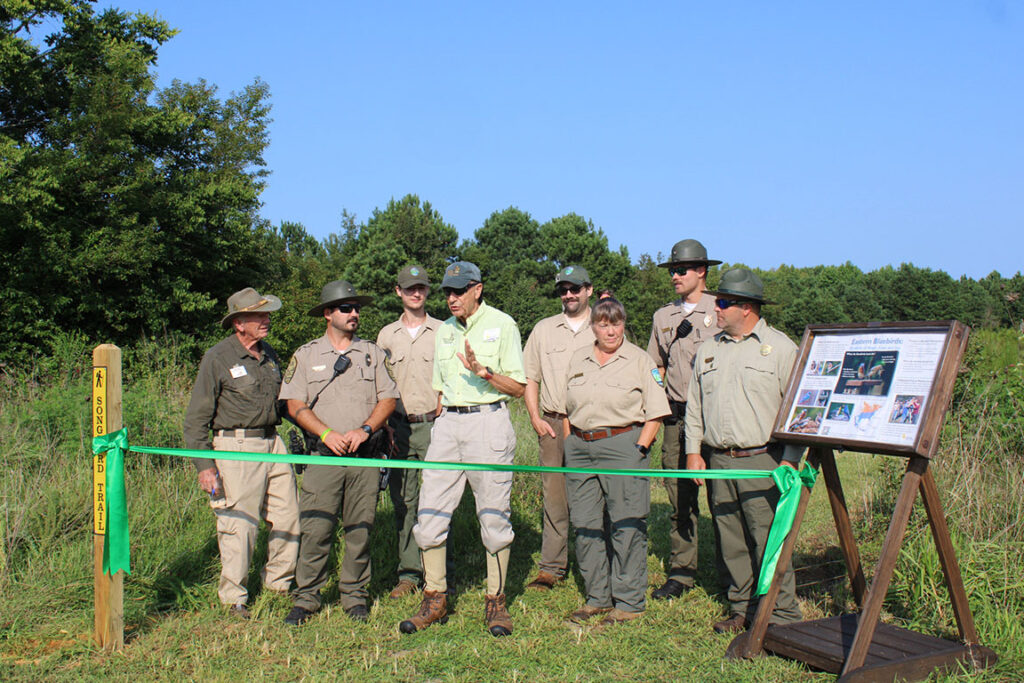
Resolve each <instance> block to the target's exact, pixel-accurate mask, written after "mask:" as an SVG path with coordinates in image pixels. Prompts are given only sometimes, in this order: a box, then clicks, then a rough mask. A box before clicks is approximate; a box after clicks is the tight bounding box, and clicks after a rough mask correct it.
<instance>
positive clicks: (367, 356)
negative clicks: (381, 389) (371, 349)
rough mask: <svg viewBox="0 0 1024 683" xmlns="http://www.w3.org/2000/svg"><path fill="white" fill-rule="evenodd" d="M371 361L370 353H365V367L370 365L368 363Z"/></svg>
mask: <svg viewBox="0 0 1024 683" xmlns="http://www.w3.org/2000/svg"><path fill="white" fill-rule="evenodd" d="M372 362H373V359H372V358H370V354H366V367H370V364H371V363H372Z"/></svg>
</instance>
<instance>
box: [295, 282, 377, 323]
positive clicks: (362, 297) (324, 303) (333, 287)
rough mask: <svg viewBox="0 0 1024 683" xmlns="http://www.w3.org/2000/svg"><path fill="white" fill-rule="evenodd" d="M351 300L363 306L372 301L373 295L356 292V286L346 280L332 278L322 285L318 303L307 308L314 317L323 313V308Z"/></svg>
mask: <svg viewBox="0 0 1024 683" xmlns="http://www.w3.org/2000/svg"><path fill="white" fill-rule="evenodd" d="M345 302H351V303H354V304H359V305H360V306H365V305H366V304H370V303H373V297H372V296H368V295H366V294H357V293H356V288H355V287H353V286H352V283H350V282H348V281H346V280H334V281H333V282H328V283H327V284H326V285H324V288H323V289H321V290H320V303H318V304H317V305H316V306H314V307H313V308H311V309H309V314H310V315H311V316H313V317H314V318H316V317H319V316H321V315H323V314H324V309H325V308H328V307H329V306H335V305H337V304H340V303H345Z"/></svg>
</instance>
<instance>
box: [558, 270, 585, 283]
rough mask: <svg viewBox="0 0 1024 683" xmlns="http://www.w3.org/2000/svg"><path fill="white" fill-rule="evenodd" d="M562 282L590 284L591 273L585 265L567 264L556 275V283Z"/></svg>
mask: <svg viewBox="0 0 1024 683" xmlns="http://www.w3.org/2000/svg"><path fill="white" fill-rule="evenodd" d="M562 282H568V283H569V284H571V285H589V284H590V274H589V273H587V269H586V268H584V267H583V266H566V267H565V268H562V269H561V270H560V271H558V275H556V276H555V284H556V285H557V284H560V283H562Z"/></svg>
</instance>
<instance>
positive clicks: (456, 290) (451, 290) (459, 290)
mask: <svg viewBox="0 0 1024 683" xmlns="http://www.w3.org/2000/svg"><path fill="white" fill-rule="evenodd" d="M472 286H473V284H468V285H466V286H465V287H442V288H441V291H442V292H444V295H445V297H446V298H447V297H449V296H451V295H452V294H454V295H455V296H462V295H463V294H465V293H466V292H468V291H469V288H470V287H472Z"/></svg>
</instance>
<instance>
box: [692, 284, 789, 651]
mask: <svg viewBox="0 0 1024 683" xmlns="http://www.w3.org/2000/svg"><path fill="white" fill-rule="evenodd" d="M709 293H710V294H713V295H714V296H716V297H717V299H716V300H715V314H716V317H717V319H718V326H719V327H720V328H721V331H720V332H719V333H718V334H716V335H715V336H714V338H713V339H711V340H709V341H708V342H707V343H705V344H703V345H702V346H701V347H700V349H698V350H697V357H696V359H695V361H694V375H693V381H692V382H690V388H689V393H688V396H687V402H686V466H687V468H688V469H694V470H699V469H704V468H705V467H706V466H709V467H711V469H734V470H765V471H771V470H774V469H775V468H776V467H778V466H779V463H786V464H787V465H791V466H793V467H796V466H797V465H798V464H799V462H800V458H801V456H802V454H803V449H802V448H799V447H797V446H785V447H783V445H782V444H778V443H772V442H770V441H769V438H770V437H771V431H772V425H773V423H774V422H775V416H776V414H777V413H778V412H779V406H780V405H781V404H782V397H783V394H784V393H785V391H786V384H787V382H788V381H789V374H790V372H791V371H792V369H793V362H794V361H795V360H796V354H797V347H796V344H794V343H793V342H792V340H790V338H789V337H787V336H786V335H785V334H783V333H782V332H780V331H778V330H776V329H775V328H773V327H769V326H768V325H767V324H766V323H765V322H764V320H763V319H762V318H761V306H762V305H763V304H770V303H772V302H770V301H768V300H766V299H765V298H764V286H763V285H762V283H761V279H760V278H758V277H757V275H755V274H754V273H752V272H750V271H749V270H747V269H746V268H733V269H731V270H728V271H726V272H725V273H724V274H723V275H722V281H721V284H719V286H718V290H716V291H713V292H709ZM697 483H698V485H702V484H703V482H702V481H699V480H698V481H697ZM710 488H711V516H712V520H713V521H714V524H715V529H716V531H717V535H718V540H719V547H720V558H721V561H722V566H721V567H720V568H719V571H720V572H721V574H722V576H721V579H722V583H723V584H724V585H727V586H728V589H727V598H728V600H729V607H730V616H729V617H728V618H727V619H724V620H722V621H719V622H718V623H716V624H715V625H714V630H715V631H716V632H718V633H730V632H740V631H743V630H745V629H746V628H747V627H748V626H749V625H750V621H751V620H752V619H753V616H754V613H755V612H756V611H757V603H758V598H757V596H756V595H755V594H754V590H755V587H756V584H757V571H758V569H759V568H760V566H761V560H762V558H763V557H764V549H765V544H766V543H767V541H768V530H769V528H770V527H771V523H772V520H773V519H774V518H775V506H776V505H777V504H778V501H779V490H778V489H777V488H776V486H775V484H774V482H773V481H772V479H771V478H769V477H765V478H763V479H715V480H712V481H711V485H710ZM800 619H801V614H800V606H799V605H798V604H797V601H796V590H795V584H794V580H793V567H792V565H790V566H789V567H787V568H786V573H785V576H784V577H783V580H782V589H781V591H780V592H779V597H778V600H777V601H776V603H775V609H774V611H773V612H772V618H771V623H779V624H783V623H789V622H793V621H799V620H800Z"/></svg>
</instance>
